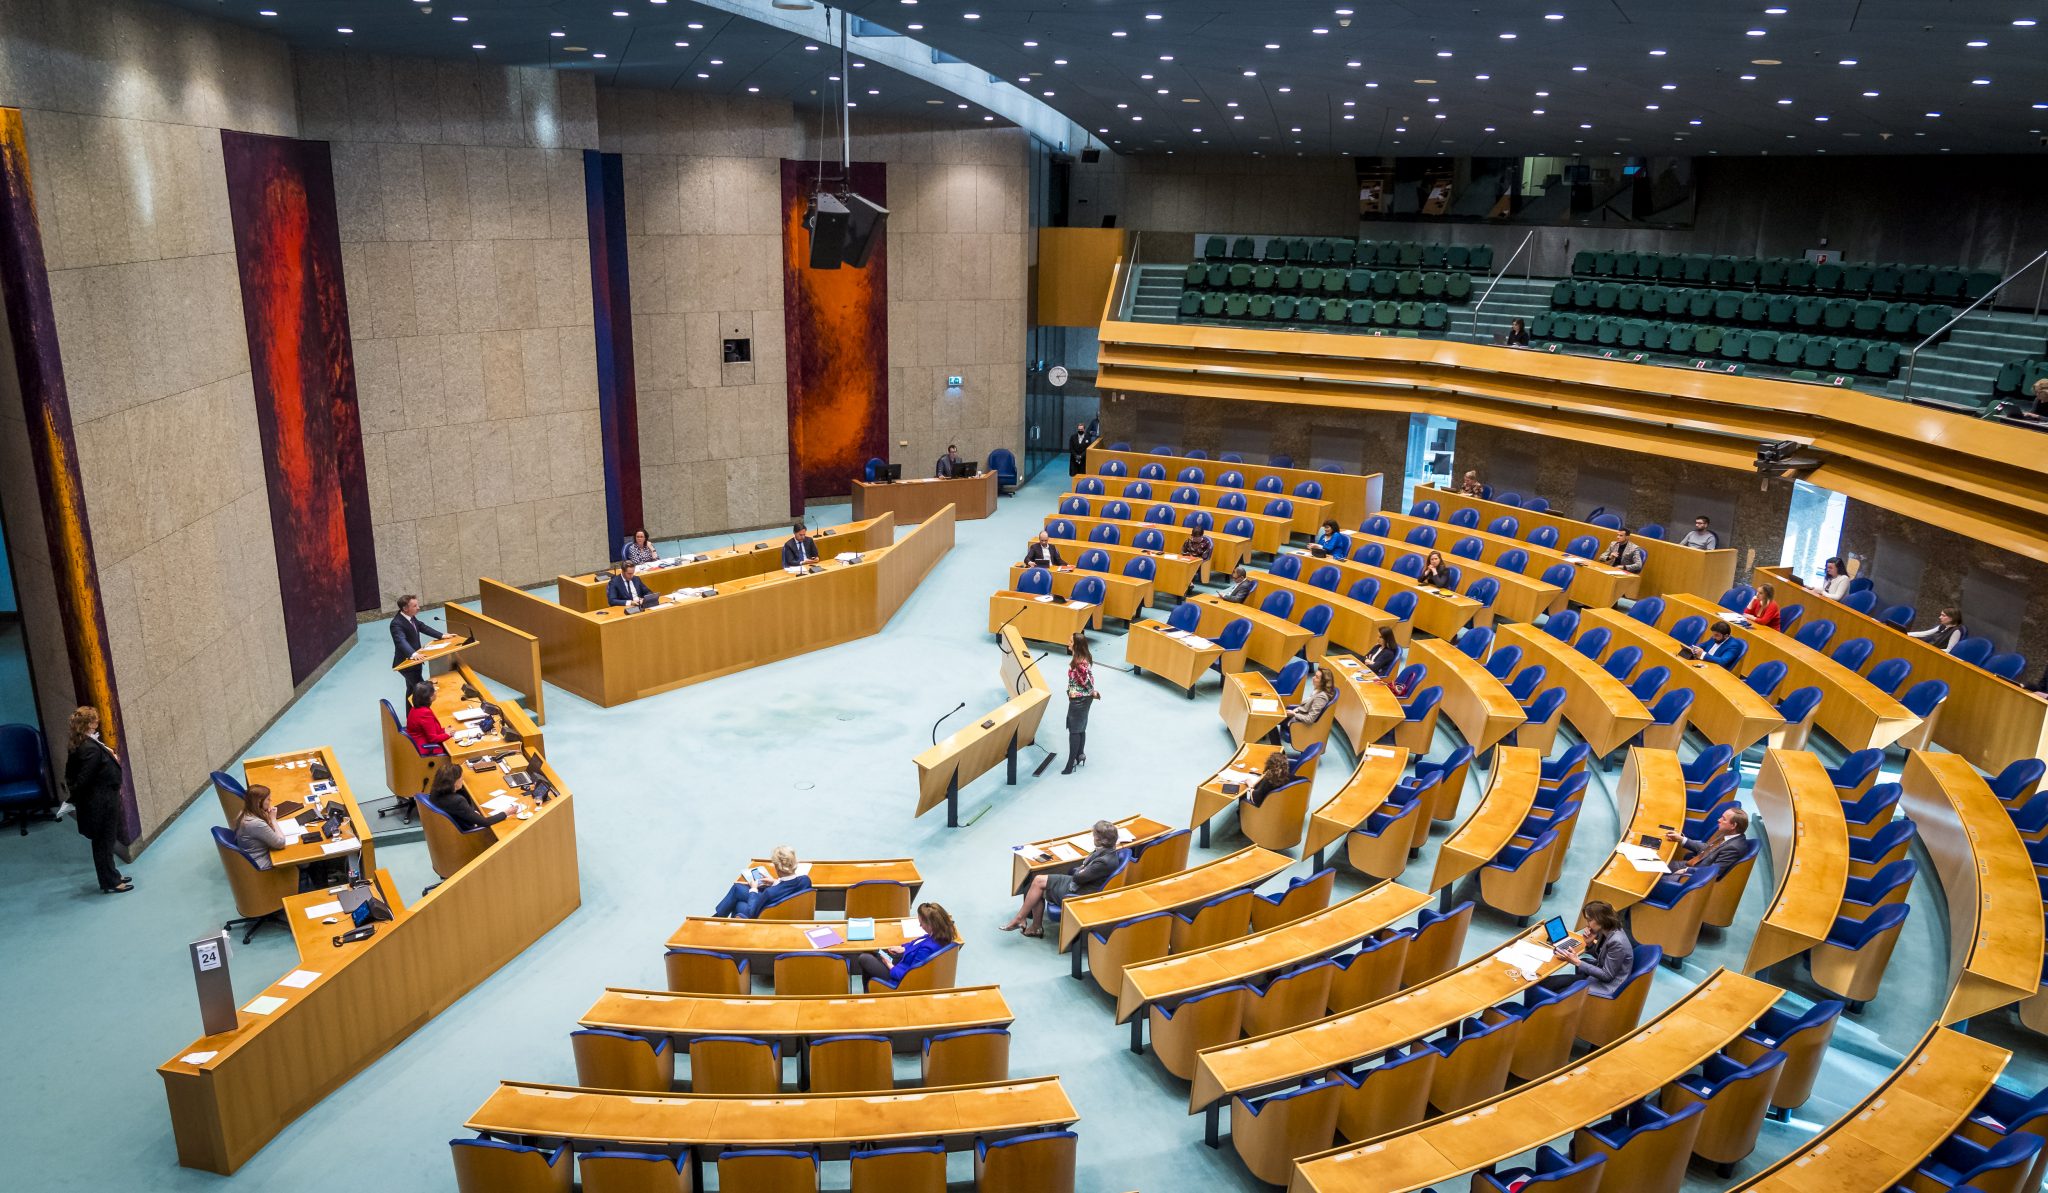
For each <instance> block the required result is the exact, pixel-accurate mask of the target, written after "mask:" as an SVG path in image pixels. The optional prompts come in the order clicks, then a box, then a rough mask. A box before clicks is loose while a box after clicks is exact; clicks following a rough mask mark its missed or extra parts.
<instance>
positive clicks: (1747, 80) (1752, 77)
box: [1742, 75, 1756, 83]
mask: <svg viewBox="0 0 2048 1193" xmlns="http://www.w3.org/2000/svg"><path fill="white" fill-rule="evenodd" d="M1742 81H1743V82H1745V83H1754V82H1756V76H1755V75H1743V76H1742Z"/></svg>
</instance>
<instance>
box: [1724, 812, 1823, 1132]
mask: <svg viewBox="0 0 2048 1193" xmlns="http://www.w3.org/2000/svg"><path fill="white" fill-rule="evenodd" d="M1753 840H1754V838H1752V841H1753ZM1841 1017H1842V1003H1841V1002H1840V1001H1839V1000H1837V999H1832V998H1824V999H1822V1000H1820V1001H1819V1002H1816V1003H1814V1004H1813V1005H1812V1006H1810V1007H1808V1008H1807V1009H1806V1010H1805V1011H1804V1012H1794V1011H1791V1010H1786V1009H1781V1008H1779V1007H1772V1008H1771V1009H1770V1010H1768V1011H1765V1012H1764V1013H1763V1017H1762V1018H1761V1019H1758V1020H1757V1021H1756V1025H1755V1026H1754V1027H1751V1028H1750V1029H1749V1030H1748V1031H1746V1032H1743V1033H1742V1035H1741V1036H1740V1037H1739V1038H1738V1039H1737V1041H1736V1043H1734V1044H1732V1045H1730V1046H1729V1053H1730V1055H1731V1056H1733V1057H1734V1058H1735V1059H1737V1060H1740V1061H1745V1062H1747V1061H1751V1060H1754V1059H1756V1058H1757V1057H1760V1056H1761V1055H1762V1054H1763V1052H1764V1050H1766V1049H1770V1048H1776V1049H1777V1050H1778V1051H1780V1052H1783V1053H1784V1054H1785V1067H1784V1068H1783V1069H1782V1070H1780V1071H1779V1075H1778V1084H1777V1088H1776V1089H1774V1090H1772V1091H1771V1099H1770V1101H1771V1113H1770V1117H1771V1118H1773V1119H1776V1120H1777V1121H1779V1122H1784V1121H1785V1120H1786V1119H1787V1118H1788V1117H1789V1116H1790V1113H1791V1112H1792V1111H1794V1110H1797V1109H1799V1108H1800V1107H1801V1106H1804V1105H1805V1104H1806V1100H1807V1099H1808V1098H1809V1097H1811V1096H1812V1095H1813V1085H1814V1080H1815V1079H1816V1078H1817V1077H1819V1076H1820V1068H1821V1062H1822V1061H1823V1060H1824V1059H1825V1058H1826V1056H1827V1047H1828V1041H1829V1040H1831V1039H1832V1038H1833V1037H1834V1034H1835V1025H1836V1023H1838V1022H1839V1021H1840V1020H1841Z"/></svg>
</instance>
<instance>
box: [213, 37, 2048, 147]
mask: <svg viewBox="0 0 2048 1193" xmlns="http://www.w3.org/2000/svg"><path fill="white" fill-rule="evenodd" d="M173 2H175V3H177V4H179V5H180V6H181V7H184V8H187V9H191V10H193V11H196V12H205V13H211V14H215V15H219V16H223V17H226V18H227V19H230V20H234V21H237V22H238V23H242V24H247V25H251V26H255V27H260V28H267V29H271V30H274V31H275V32H277V33H278V34H279V35H280V36H283V37H285V38H287V39H288V40H290V41H292V42H294V43H295V44H303V45H308V46H318V47H322V48H329V49H332V48H339V47H343V46H347V47H352V48H355V49H360V50H366V51H371V52H376V53H391V54H426V55H434V56H448V57H470V56H475V57H478V58H481V59H483V60H485V61H490V62H497V63H503V64H508V65H553V66H557V67H559V68H561V69H565V70H583V71H592V72H595V73H597V74H598V75H599V76H600V77H601V78H602V79H604V80H605V81H607V82H612V83H617V84H620V85H625V86H636V87H659V88H676V89H680V90H689V91H708V92H735V91H738V92H745V91H748V90H750V89H753V88H758V89H759V93H760V94H765V95H775V96H783V97H786V98H788V99H790V100H792V101H794V102H798V103H800V104H804V105H806V106H811V105H815V104H816V103H817V102H818V95H819V94H820V93H821V88H824V87H828V86H830V85H831V84H829V83H827V82H826V76H827V75H829V74H832V73H836V63H834V62H833V61H831V59H832V58H834V57H835V55H833V54H832V53H831V52H830V51H829V50H821V51H819V52H807V51H805V50H804V48H803V46H804V44H805V43H804V42H803V40H802V39H800V38H796V37H792V36H791V35H789V34H787V33H784V32H782V31H780V30H777V29H774V28H772V27H770V26H767V25H763V24H760V23H758V22H756V21H753V20H750V19H747V18H744V17H736V16H733V15H731V14H728V13H725V12H723V11H721V10H717V9H712V8H707V7H704V6H702V5H697V4H689V3H684V2H682V0H671V2H669V3H660V2H659V0H556V2H553V3H545V2H539V0H469V2H468V3H466V4H465V3H461V2H455V3H450V2H448V0H434V2H433V3H429V4H419V3H412V2H409V0H173ZM848 7H849V10H850V11H851V12H852V13H854V14H855V15H857V16H861V17H864V18H866V19H868V20H870V21H873V22H875V23H876V24H879V25H883V26H886V27H889V28H893V29H897V30H900V31H903V32H906V33H909V34H910V35H911V36H914V37H917V38H919V39H920V40H922V41H925V42H928V43H930V44H931V45H933V46H935V47H937V48H938V49H941V50H944V51H946V52H947V53H949V54H953V55H955V56H957V57H959V58H961V59H964V60H966V61H968V62H972V63H974V64H976V65H978V66H980V67H983V68H985V69H986V70H988V71H989V72H990V73H992V74H995V75H998V76H1001V77H1002V78H1005V79H1007V80H1009V81H1011V82H1014V83H1016V84H1017V85H1018V86H1019V87H1021V88H1023V89H1025V90H1027V91H1029V92H1030V93H1031V94H1032V95H1034V96H1037V97H1038V98H1040V99H1042V100H1043V101H1044V102H1045V103H1047V104H1050V105H1052V106H1053V107H1054V108H1056V109H1058V110H1059V111H1060V112H1062V113H1063V114H1065V115H1067V116H1068V117H1070V118H1072V119H1073V120H1075V121H1077V122H1079V123H1081V124H1083V125H1085V126H1086V127H1088V128H1090V129H1093V130H1106V131H1101V132H1100V134H1099V135H1101V136H1103V137H1104V138H1105V139H1107V140H1109V141H1110V142H1111V144H1112V147H1113V148H1115V149H1117V150H1119V151H1123V152H1167V151H1183V152H1185V151H1190V150H1195V151H1201V152H1208V153H1219V152H1220V153H1295V154H1323V153H1337V154H1432V153H1443V154H1449V155H1462V154H1510V155H1520V154H1570V153H1617V152H1623V153H1684V154H1705V153H1727V154H1757V153H1779V154H1783V153H1794V154H1806V153H1822V152H1835V153H1859V154H1862V153H1884V152H1913V153H1939V152H1945V151H1954V152H1957V153H2017V152H2038V151H2040V150H2042V149H2043V148H2044V145H2043V130H2044V129H2048V70H2044V69H2043V68H2042V67H2041V65H2040V63H2041V62H2042V61H2044V60H2048V27H2044V26H2043V25H2033V24H2028V25H2022V24H2016V23H2015V22H2018V21H2036V20H2039V21H2044V22H2048V9H2044V7H2043V5H2041V4H2040V3H2038V0H1967V2H1965V0H1784V2H1783V3H1782V4H1772V3H1769V2H1768V0H1763V2H1759V0H1464V2H1463V3H1460V4H1458V5H1456V6H1455V7H1452V6H1449V5H1445V4H1442V3H1433V2H1430V0H1350V2H1349V3H1345V2H1344V0H1315V2H1312V3H1311V2H1304V0H1257V2H1251V0H1149V2H1145V0H915V2H911V0H853V2H852V3H850V4H849V6H848ZM1771 9H1779V10H1782V11H1778V12H1771V11H1767V10H1771ZM262 11H271V12H274V13H275V14H276V15H275V16H271V17H264V16H261V15H259V13H260V12H262ZM614 12H623V13H625V14H626V15H624V16H614V15H613V13H614ZM970 14H971V15H970ZM1153 15H1156V16H1158V17H1159V18H1160V19H1158V20H1150V19H1147V18H1148V16H1153ZM457 16H466V17H468V18H469V19H468V20H466V21H456V20H454V18H455V17H457ZM1551 16H1555V17H1557V18H1558V19H1555V20H1551V19H1547V18H1549V17H1551ZM693 23H694V24H696V25H698V26H700V28H697V29H692V28H690V25H692V24H693ZM343 27H346V28H351V29H353V30H354V31H355V32H354V33H352V34H346V35H344V34H340V33H338V32H336V30H337V29H339V28H343ZM1752 31H1754V32H1752ZM556 32H560V33H564V34H565V35H566V36H563V37H553V36H550V35H551V34H553V33H556ZM1506 34H1512V35H1513V36H1512V37H1508V36H1503V35H1506ZM678 42H688V43H689V44H688V45H677V44H676V43H678ZM1971 42H1983V43H1984V44H1983V45H1982V46H1973V45H1971V44H1970V43H1971ZM1026 43H1036V44H1035V45H1027V44H1026ZM477 44H481V45H483V46H485V47H486V48H485V49H482V50H475V49H472V48H471V47H472V46H473V45H477ZM571 47H581V48H580V49H572V48H571ZM1268 47H1275V48H1268ZM713 59H717V60H718V62H717V64H714V63H713V61H712V60H713ZM1845 63H1847V65H1845ZM869 74H873V75H875V76H876V77H875V78H869V77H867V76H868V75H869ZM700 76H701V77H700ZM1977 80H1984V81H1983V82H1978V81H1977ZM855 82H856V86H855V88H854V98H855V101H856V102H857V103H858V104H859V106H860V107H862V108H864V109H867V110H869V111H884V112H887V111H917V112H922V113H927V114H941V113H943V114H947V115H950V116H953V117H955V118H958V119H960V120H962V121H963V122H973V123H983V122H984V120H983V117H984V116H985V115H986V113H985V112H984V111H983V110H982V109H980V108H979V107H972V106H971V107H970V108H969V109H968V110H964V111H963V110H961V109H960V108H958V107H957V100H956V99H955V98H954V97H953V96H951V95H949V94H947V93H945V92H943V91H940V90H939V89H937V88H935V87H933V86H932V85H931V84H928V83H924V82H921V81H918V80H915V79H911V78H908V77H906V76H902V75H898V74H896V73H895V72H893V71H889V70H887V69H885V68H882V67H879V66H871V67H868V68H864V69H863V70H862V71H861V72H859V74H858V76H857V78H856V81H855ZM870 89H872V90H874V91H876V92H878V94H875V95H868V94H867V92H868V91H869V90H870ZM1866 92H1876V94H1875V95H1868V94H1865V93H1866ZM933 101H938V102H933ZM1786 101H1789V102H1786ZM1930 113H1938V115H1930Z"/></svg>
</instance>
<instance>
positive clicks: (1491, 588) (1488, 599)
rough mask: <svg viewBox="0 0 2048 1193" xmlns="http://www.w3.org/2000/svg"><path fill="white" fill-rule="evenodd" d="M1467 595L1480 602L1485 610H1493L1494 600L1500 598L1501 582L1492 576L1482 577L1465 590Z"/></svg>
mask: <svg viewBox="0 0 2048 1193" xmlns="http://www.w3.org/2000/svg"><path fill="white" fill-rule="evenodd" d="M1465 595H1466V596H1468V597H1471V598H1472V599H1473V600H1475V601H1478V602H1479V603H1480V605H1481V606H1482V607H1484V608H1487V609H1491V608H1493V602H1494V599H1495V598H1497V597H1499V596H1500V581H1498V580H1496V579H1494V578H1493V577H1492V576H1481V577H1479V578H1478V579H1477V580H1474V581H1472V584H1471V586H1470V587H1468V588H1466V589H1465Z"/></svg>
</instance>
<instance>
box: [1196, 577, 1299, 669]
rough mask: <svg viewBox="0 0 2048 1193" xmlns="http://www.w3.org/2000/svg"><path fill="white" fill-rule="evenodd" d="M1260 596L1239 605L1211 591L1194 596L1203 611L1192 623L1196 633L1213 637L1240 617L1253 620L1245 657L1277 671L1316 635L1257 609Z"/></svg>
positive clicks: (1282, 618) (1284, 619) (1254, 596)
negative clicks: (1197, 619)
mask: <svg viewBox="0 0 2048 1193" xmlns="http://www.w3.org/2000/svg"><path fill="white" fill-rule="evenodd" d="M1260 599H1261V598H1260V595H1259V594H1258V593H1256V592H1254V593H1253V594H1252V597H1251V600H1249V601H1246V602H1245V603H1244V604H1242V605H1233V604H1231V603H1230V602H1229V601H1226V600H1224V599H1223V598H1222V597H1220V596H1217V595H1216V594H1214V593H1203V594H1202V595H1201V596H1198V597H1195V598H1194V601H1193V603H1194V604H1195V605H1197V606H1199V607H1200V608H1201V610H1202V619H1201V620H1200V621H1198V622H1196V623H1195V632H1196V633H1197V634H1200V635H1201V636H1202V637H1204V638H1208V639H1211V640H1214V639H1215V637H1216V635H1218V634H1220V633H1222V632H1223V627H1224V626H1227V625H1229V624H1230V623H1231V622H1232V621H1235V620H1236V619H1237V618H1240V617H1242V618H1244V619H1245V620H1247V621H1249V622H1251V623H1252V634H1251V637H1250V638H1247V639H1246V640H1245V654H1246V656H1247V657H1249V658H1250V659H1251V660H1252V661H1253V662H1254V663H1257V664H1259V665H1260V666H1262V667H1265V668H1267V669H1268V670H1272V671H1278V670H1280V668H1282V667H1285V666H1286V665H1287V660H1289V659H1291V658H1293V657H1294V656H1295V655H1297V654H1300V653H1301V652H1302V649H1303V648H1304V647H1306V646H1308V645H1310V643H1312V642H1313V641H1314V639H1315V635H1314V634H1311V633H1309V632H1308V631H1307V630H1305V629H1302V628H1301V627H1300V626H1299V625H1297V624H1295V623H1294V622H1292V621H1289V620H1287V619H1286V618H1284V617H1277V616H1275V615H1273V614H1271V613H1267V612H1265V611H1264V610H1262V609H1260V608H1259V607H1258V605H1257V604H1256V602H1257V601H1258V600H1260ZM1309 661H1310V662H1314V661H1315V660H1314V659H1311V660H1309Z"/></svg>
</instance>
